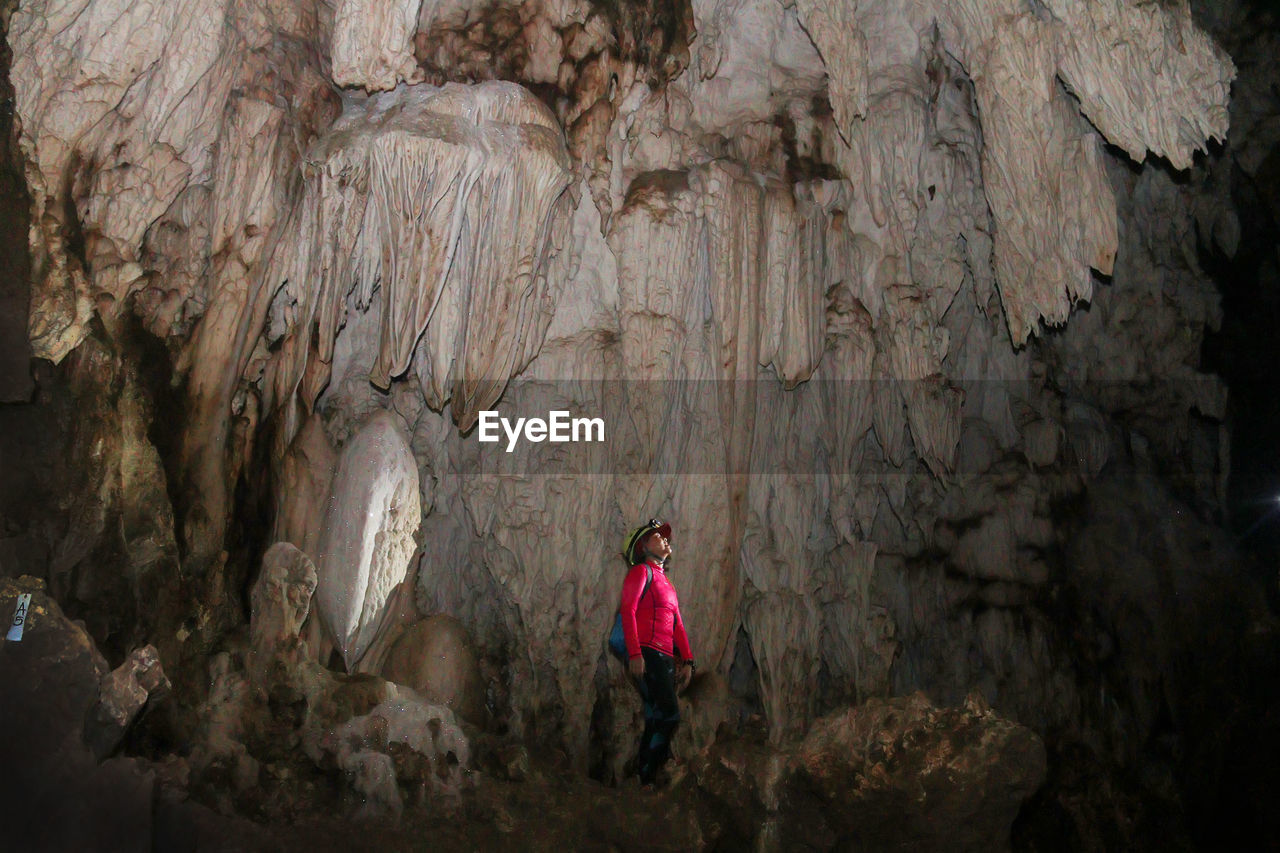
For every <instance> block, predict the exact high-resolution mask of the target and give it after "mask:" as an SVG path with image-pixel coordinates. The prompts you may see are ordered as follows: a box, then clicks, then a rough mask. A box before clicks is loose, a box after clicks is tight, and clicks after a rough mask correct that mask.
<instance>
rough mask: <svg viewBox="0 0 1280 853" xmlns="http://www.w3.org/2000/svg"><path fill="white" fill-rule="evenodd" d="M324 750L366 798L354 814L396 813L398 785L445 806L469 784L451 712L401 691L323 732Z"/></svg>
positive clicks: (462, 741) (466, 751)
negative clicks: (371, 708)
mask: <svg viewBox="0 0 1280 853" xmlns="http://www.w3.org/2000/svg"><path fill="white" fill-rule="evenodd" d="M320 746H321V749H322V750H323V752H324V753H326V754H328V755H331V756H332V757H333V759H334V760H335V761H336V763H337V765H338V766H339V767H341V768H342V769H343V770H345V771H346V772H347V773H349V774H351V776H352V779H353V782H352V784H353V785H354V787H355V788H356V790H357V791H359V792H360V793H361V794H363V795H364V796H365V798H366V801H365V804H364V806H363V807H362V808H361V811H360V814H361V815H363V816H375V815H379V814H389V815H393V816H396V817H398V816H399V814H400V812H401V810H402V809H403V800H402V799H401V796H400V791H399V787H398V785H399V784H403V785H406V786H411V787H419V788H420V789H421V790H422V791H423V792H424V793H425V795H427V796H429V797H431V798H433V799H437V800H441V801H442V802H444V803H446V804H448V803H449V802H455V803H456V800H457V798H458V797H459V796H460V795H461V793H462V791H463V789H464V788H466V787H467V786H468V785H469V784H470V775H469V774H470V762H471V751H470V745H469V744H468V742H467V739H466V737H465V736H464V735H463V734H462V731H461V730H460V729H459V728H458V726H457V722H456V721H455V719H454V716H453V713H452V712H451V711H450V710H449V709H448V708H445V707H442V706H438V705H432V704H428V703H426V702H424V701H422V700H421V699H418V698H416V697H414V696H413V695H412V694H407V695H405V696H402V697H399V698H393V699H389V700H387V701H386V702H383V703H382V704H380V705H378V706H377V707H376V708H374V709H373V710H372V711H370V712H369V713H368V714H367V715H364V716H360V717H356V718H354V719H352V720H350V721H348V722H347V723H345V724H343V725H342V726H340V727H338V728H337V729H335V730H334V731H332V732H330V733H329V734H327V735H326V736H325V739H324V741H323V742H322V743H321V745H320Z"/></svg>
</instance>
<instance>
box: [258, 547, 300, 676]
mask: <svg viewBox="0 0 1280 853" xmlns="http://www.w3.org/2000/svg"><path fill="white" fill-rule="evenodd" d="M315 589H316V569H315V566H314V565H313V564H312V562H311V559H310V558H309V557H307V555H306V554H304V553H302V552H301V551H300V550H298V549H297V548H295V547H294V546H293V545H291V544H289V543H288V542H277V543H275V544H274V545H272V546H271V547H270V548H268V549H267V553H265V554H263V555H262V568H261V570H260V571H259V574H258V579H257V580H256V581H255V582H254V584H253V591H252V593H250V604H251V606H252V612H251V613H250V617H249V632H250V643H251V645H252V648H253V654H254V656H255V659H256V660H257V661H258V664H257V665H258V666H266V665H268V664H269V663H270V662H272V661H274V660H275V659H277V658H280V657H284V658H286V659H293V660H294V661H295V662H300V656H299V654H298V652H299V651H300V649H299V648H298V646H299V637H300V635H301V632H302V626H303V623H305V622H306V620H307V614H308V613H309V612H310V610H311V595H312V593H314V592H315Z"/></svg>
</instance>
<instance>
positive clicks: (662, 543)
mask: <svg viewBox="0 0 1280 853" xmlns="http://www.w3.org/2000/svg"><path fill="white" fill-rule="evenodd" d="M644 550H645V553H647V554H648V555H649V556H650V557H657V558H658V559H659V560H665V559H667V557H670V556H671V543H670V542H669V541H667V539H666V537H664V536H663V535H662V534H661V533H659V532H658V531H656V530H655V531H653V532H652V533H650V534H649V535H648V536H646V537H645V540H644Z"/></svg>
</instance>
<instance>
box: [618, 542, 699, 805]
mask: <svg viewBox="0 0 1280 853" xmlns="http://www.w3.org/2000/svg"><path fill="white" fill-rule="evenodd" d="M622 556H623V557H624V558H626V560H627V562H628V563H629V564H630V565H631V569H630V570H629V571H628V572H627V578H626V580H625V581H623V583H622V608H621V612H622V633H623V637H624V638H625V640H626V645H627V671H628V672H629V673H630V674H631V677H632V679H633V680H634V681H635V684H636V687H637V689H639V691H640V698H641V700H642V701H643V703H644V733H643V734H642V735H641V736H640V749H639V752H638V754H637V755H636V770H637V772H638V773H639V774H640V783H641V784H642V785H651V784H653V781H654V777H655V776H656V775H657V773H658V771H659V770H660V769H662V765H664V764H665V763H666V761H667V758H668V757H670V755H671V738H672V737H673V736H674V735H675V732H676V727H677V726H679V725H680V706H679V704H678V702H677V701H676V693H677V692H678V691H679V690H683V689H684V688H685V687H687V686H688V685H689V679H690V678H692V677H693V670H694V661H693V652H692V651H691V650H690V648H689V637H688V635H687V634H686V633H685V630H684V621H683V620H682V619H681V618H680V602H679V600H678V599H677V598H676V589H675V587H674V586H672V585H671V581H670V580H669V579H668V578H667V573H666V571H665V568H664V567H665V565H666V561H667V558H668V557H670V556H671V525H670V524H664V523H662V522H659V521H657V520H655V519H650V520H649V523H648V524H645V525H643V526H641V527H638V528H636V529H635V530H633V531H632V532H631V535H630V536H628V537H627V539H626V542H625V543H624V545H623V549H622ZM677 654H678V655H679V657H678V662H677V657H676V655H677Z"/></svg>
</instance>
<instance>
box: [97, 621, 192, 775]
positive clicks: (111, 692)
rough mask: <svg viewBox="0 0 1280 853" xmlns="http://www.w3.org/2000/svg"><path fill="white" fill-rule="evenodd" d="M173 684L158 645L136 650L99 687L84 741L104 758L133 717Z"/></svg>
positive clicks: (98, 755) (122, 735)
mask: <svg viewBox="0 0 1280 853" xmlns="http://www.w3.org/2000/svg"><path fill="white" fill-rule="evenodd" d="M171 686H172V685H170V683H169V679H168V678H166V677H165V674H164V668H163V667H162V666H161V665H160V658H159V655H158V653H157V652H156V649H155V646H144V647H143V648H141V649H136V650H135V651H133V652H132V653H131V654H130V655H129V658H128V659H127V660H126V661H125V662H124V663H122V664H120V666H118V667H116V668H115V669H114V670H112V671H111V672H110V673H108V674H107V675H105V676H103V678H102V682H101V683H100V684H99V686H98V703H97V705H96V706H95V707H94V710H93V713H92V715H91V716H90V718H88V719H87V720H86V721H85V723H86V724H85V740H86V741H87V742H88V743H89V745H90V747H91V748H92V749H93V752H94V754H95V755H96V756H97V757H98V758H99V759H103V758H105V757H106V756H107V755H109V754H110V753H111V752H112V750H114V749H115V747H116V746H117V745H118V744H119V743H120V740H121V738H123V737H124V734H125V732H126V731H127V730H128V728H129V725H130V724H131V723H132V722H133V720H134V717H135V716H137V714H138V712H139V711H141V710H142V706H143V705H145V704H147V702H148V701H150V700H151V699H152V698H153V697H154V698H156V699H159V698H161V697H163V696H164V695H165V694H166V693H168V692H169V688H170V687H171Z"/></svg>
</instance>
